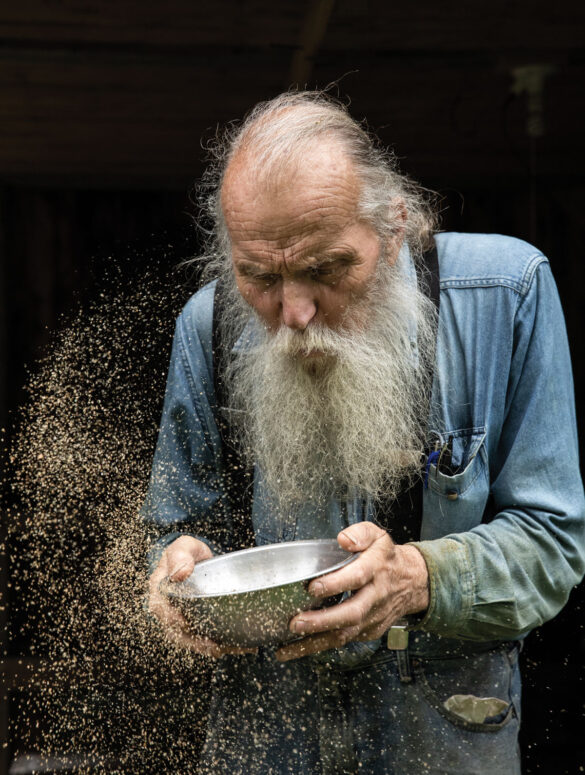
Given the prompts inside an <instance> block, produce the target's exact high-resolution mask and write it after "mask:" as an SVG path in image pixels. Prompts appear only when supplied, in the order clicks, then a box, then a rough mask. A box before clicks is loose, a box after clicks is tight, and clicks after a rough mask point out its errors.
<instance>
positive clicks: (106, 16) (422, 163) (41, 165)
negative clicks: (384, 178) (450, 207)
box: [0, 0, 585, 188]
mask: <svg viewBox="0 0 585 775" xmlns="http://www.w3.org/2000/svg"><path fill="white" fill-rule="evenodd" d="M584 44H585V4H583V3H578V2H576V1H575V0H572V1H569V0H558V2H555V3H550V2H543V1H542V0H531V2H528V0H491V2H486V1H485V0H475V2H472V3H463V2H461V0H456V1H455V0H441V2H437V1H436V0H419V1H418V2H417V3H393V2H389V0H337V1H335V0H279V1H278V2H274V0H271V1H270V2H269V1H268V0H251V1H250V2H244V0H214V2H213V3H209V2H206V3H203V2H197V0H166V2H164V3H163V2H161V0H140V1H139V0H118V1H117V2H115V1H114V0H94V2H89V0H20V2H15V3H5V4H3V7H2V9H0V181H4V182H5V183H9V184H10V183H20V184H25V185H27V184H35V185H38V184H44V183H46V184H50V185H53V186H54V185H64V186H75V187H80V186H99V187H102V186H107V187H110V186H111V187H135V186H138V187H161V186H168V187H171V188H184V187H185V186H187V185H188V183H189V181H190V180H192V178H193V177H195V176H197V175H198V174H199V172H200V169H201V163H202V158H203V157H204V152H203V151H202V148H201V141H202V140H203V141H204V140H205V139H206V138H209V137H210V136H212V135H213V132H214V129H215V127H216V126H217V124H218V123H219V124H222V123H224V122H226V121H229V120H231V119H235V118H239V117H241V116H242V115H243V114H244V113H245V112H246V111H247V110H248V109H249V108H250V107H251V106H252V105H254V104H255V103H256V102H257V101H258V100H261V99H265V98H267V97H270V96H273V95H275V94H277V93H279V92H280V91H282V90H284V89H286V88H287V87H288V86H290V85H291V84H301V85H303V84H305V83H306V84H308V85H309V86H310V87H315V86H319V87H323V86H325V85H327V84H328V83H330V82H331V81H336V80H339V81H340V83H339V87H338V88H339V93H340V95H341V96H342V97H343V98H344V99H345V98H349V99H351V105H352V107H351V109H352V112H353V113H354V115H356V117H358V118H362V117H367V120H368V122H369V125H370V126H371V127H372V128H374V129H375V130H376V131H378V133H379V134H380V135H381V137H382V139H383V140H384V142H386V143H388V144H391V145H393V146H394V147H395V149H396V151H397V153H398V154H399V156H400V157H405V158H406V162H405V165H404V166H405V167H406V168H407V169H408V170H409V171H410V172H412V173H414V174H417V175H419V176H423V177H432V176H442V175H444V174H445V172H446V171H449V172H451V173H452V174H453V175H456V176H459V178H465V177H466V176H467V177H473V176H477V177H480V176H483V177H485V176H490V177H496V178H499V177H502V176H504V175H507V176H516V177H520V176H523V175H526V173H527V170H528V168H529V167H531V166H532V167H533V168H534V166H535V165H537V168H538V172H539V173H540V174H541V175H559V176H569V177H570V176H574V175H579V174H583V172H585V157H584V155H583V152H582V145H583V141H582V138H583V137H584V136H585V89H584V88H583V87H584V85H585V56H584V55H585V45H584ZM533 171H534V170H533Z"/></svg>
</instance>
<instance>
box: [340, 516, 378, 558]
mask: <svg viewBox="0 0 585 775" xmlns="http://www.w3.org/2000/svg"><path fill="white" fill-rule="evenodd" d="M387 535H388V534H387V533H386V531H385V530H382V528H381V527H378V525H375V524H374V523H373V522H357V523H356V524H355V525H350V526H349V527H346V528H344V530H342V531H341V533H339V535H338V536H337V543H338V544H339V545H340V546H341V548H342V549H345V550H346V551H348V552H363V551H364V550H365V549H367V548H368V547H369V546H371V545H372V544H373V543H374V542H375V541H377V540H378V539H380V538H382V537H383V536H387Z"/></svg>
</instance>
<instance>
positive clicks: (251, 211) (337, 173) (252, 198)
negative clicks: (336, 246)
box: [221, 141, 359, 231]
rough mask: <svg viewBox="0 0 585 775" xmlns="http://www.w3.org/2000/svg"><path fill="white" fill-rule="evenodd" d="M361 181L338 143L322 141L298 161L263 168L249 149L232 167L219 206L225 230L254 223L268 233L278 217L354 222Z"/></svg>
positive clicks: (226, 177)
mask: <svg viewBox="0 0 585 775" xmlns="http://www.w3.org/2000/svg"><path fill="white" fill-rule="evenodd" d="M358 197H359V181H358V177H357V175H356V173H355V170H354V167H353V164H352V162H351V160H350V159H349V158H348V156H347V154H346V153H345V152H344V150H343V149H342V147H341V145H340V144H339V143H338V142H331V141H329V142H326V141H323V142H320V143H315V144H313V145H312V146H310V147H308V148H306V149H304V150H303V152H302V153H300V154H299V155H298V157H297V158H292V159H290V160H289V159H284V160H282V162H281V163H280V164H278V166H274V165H272V166H271V167H269V168H268V169H262V166H261V165H260V163H259V160H258V158H257V157H256V156H255V155H254V150H253V148H249V149H246V150H243V151H240V152H239V153H238V154H237V155H236V156H235V157H234V159H232V161H231V162H230V164H229V166H228V168H227V170H226V173H225V176H224V182H223V186H222V192H221V203H222V210H223V213H224V217H225V219H226V224H227V226H228V230H230V231H231V230H232V229H233V228H238V227H239V226H241V225H242V224H244V223H251V222H255V223H256V224H257V225H258V226H260V224H262V225H263V227H264V228H266V229H270V223H271V221H273V220H274V219H275V217H277V218H279V219H280V218H286V217H290V218H300V219H303V220H316V221H317V222H320V223H321V225H322V226H323V227H326V221H327V220H329V219H330V218H333V219H334V220H337V219H339V218H341V219H343V220H344V221H345V222H348V221H349V220H354V219H355V218H356V217H357V203H358Z"/></svg>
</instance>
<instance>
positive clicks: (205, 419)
mask: <svg viewBox="0 0 585 775" xmlns="http://www.w3.org/2000/svg"><path fill="white" fill-rule="evenodd" d="M212 303H213V296H212V291H211V290H210V289H204V290H203V292H200V293H199V294H197V295H196V296H195V297H194V298H193V299H192V300H191V301H190V302H189V304H188V305H187V307H186V308H185V310H184V311H183V312H182V313H181V315H180V316H179V318H178V320H177V324H176V328H175V335H174V339H173V347H172V352H171V361H170V366H169V372H168V377H167V385H166V392H165V399H164V405H163V412H162V418H161V423H160V429H159V436H158V442H157V446H156V450H155V454H154V461H153V466H152V473H151V478H150V485H149V489H148V493H147V496H146V499H145V502H144V505H143V507H142V510H141V515H142V518H143V520H144V522H145V524H146V525H147V527H148V528H149V531H150V533H151V535H152V536H153V537H154V539H155V540H156V542H157V546H158V547H159V552H160V547H164V546H165V545H166V544H168V543H170V542H171V541H172V540H174V539H175V538H177V537H178V536H179V535H182V534H189V535H196V536H197V537H199V538H201V539H203V540H205V541H207V543H209V544H210V545H211V546H212V548H219V547H221V546H222V545H223V544H224V541H225V539H226V536H227V535H228V534H229V525H228V521H229V514H228V510H227V507H226V503H225V498H224V495H223V489H222V487H221V481H220V477H221V466H222V463H221V460H222V458H221V443H220V437H219V433H218V430H217V425H216V422H215V406H214V402H215V397H214V392H213V364H212V361H211V344H210V336H211V333H210V330H211V322H210V319H211V305H212ZM207 321H209V322H207ZM208 340H209V341H208Z"/></svg>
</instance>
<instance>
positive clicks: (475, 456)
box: [421, 427, 489, 540]
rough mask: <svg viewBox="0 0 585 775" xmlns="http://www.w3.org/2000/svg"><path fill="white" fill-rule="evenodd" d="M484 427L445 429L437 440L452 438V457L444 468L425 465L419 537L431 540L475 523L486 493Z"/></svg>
mask: <svg viewBox="0 0 585 775" xmlns="http://www.w3.org/2000/svg"><path fill="white" fill-rule="evenodd" d="M485 437H486V433H485V428H483V427H476V428H465V429H457V430H451V431H450V430H447V431H445V432H442V433H441V434H440V438H441V443H443V442H445V441H447V440H449V439H451V438H452V447H453V451H452V459H451V464H450V465H449V466H448V467H447V466H444V465H442V464H439V466H438V467H437V465H436V464H435V463H434V462H433V463H431V464H430V466H429V467H428V471H427V475H426V477H425V487H424V492H423V524H422V531H421V538H423V539H424V540H431V539H433V538H440V537H442V536H445V535H448V534H450V533H461V532H465V531H466V530H470V529H471V528H472V527H475V526H476V525H479V524H480V523H481V521H482V517H483V514H484V510H485V507H486V503H487V500H488V496H489V472H488V459H487V451H486V445H485Z"/></svg>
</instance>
